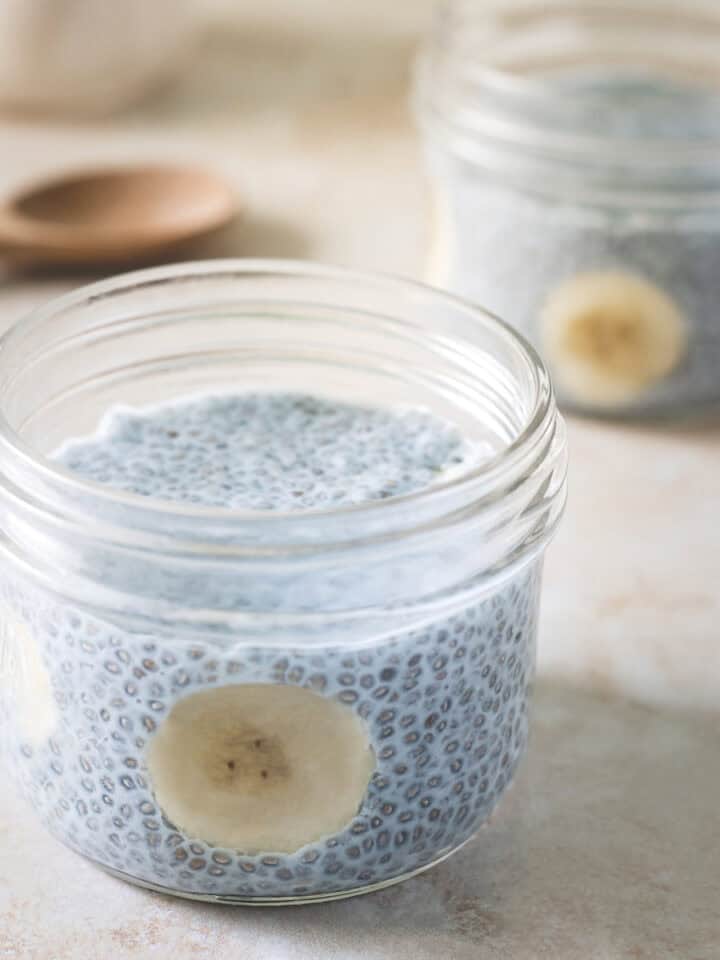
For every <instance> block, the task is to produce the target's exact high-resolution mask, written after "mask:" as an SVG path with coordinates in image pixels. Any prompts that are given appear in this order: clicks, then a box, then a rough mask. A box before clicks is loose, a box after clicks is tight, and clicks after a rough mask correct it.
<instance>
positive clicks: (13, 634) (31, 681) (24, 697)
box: [0, 606, 58, 747]
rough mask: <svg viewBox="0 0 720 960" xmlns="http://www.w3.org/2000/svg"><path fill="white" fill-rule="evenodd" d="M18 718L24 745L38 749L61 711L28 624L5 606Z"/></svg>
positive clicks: (4, 623)
mask: <svg viewBox="0 0 720 960" xmlns="http://www.w3.org/2000/svg"><path fill="white" fill-rule="evenodd" d="M0 617H2V633H3V640H4V645H5V648H6V652H5V655H4V657H0V660H2V659H5V660H6V661H7V663H8V674H9V680H10V688H11V690H12V691H13V700H14V703H15V718H16V721H17V724H18V730H19V732H20V736H21V737H22V739H23V741H24V742H25V743H28V744H30V746H33V747H37V746H39V745H40V744H41V743H44V742H45V741H46V740H47V739H48V737H50V736H51V735H52V733H53V731H54V730H55V728H56V726H57V723H58V711H57V707H56V705H55V697H54V695H53V689H52V684H51V682H50V674H49V673H48V671H47V668H46V667H45V664H44V663H43V659H42V656H41V654H40V650H39V649H38V645H37V642H36V640H35V637H34V635H33V633H32V631H31V630H30V628H29V627H28V626H27V624H26V623H25V622H24V621H22V620H20V619H19V618H18V617H17V616H15V615H14V614H13V613H12V612H11V611H10V610H9V609H8V607H6V606H3V608H2V610H1V611H0Z"/></svg>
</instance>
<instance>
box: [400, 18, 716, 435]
mask: <svg viewBox="0 0 720 960" xmlns="http://www.w3.org/2000/svg"><path fill="white" fill-rule="evenodd" d="M718 41H720V8H718V5H717V4H716V3H714V2H713V0H660V2H657V0H607V2H605V3H598V2H596V0H556V2H552V3H538V2H532V0H488V2H487V3H484V4H475V3H469V2H463V0H457V2H449V3H446V4H444V5H443V6H442V8H441V10H440V12H439V15H438V18H437V21H436V25H435V30H434V32H433V33H432V35H431V36H430V37H429V38H428V42H427V44H426V46H425V49H424V51H423V52H422V54H421V56H420V58H419V62H418V69H417V75H416V91H415V92H416V108H417V115H418V118H419V122H420V125H421V128H422V130H423V132H424V135H425V140H426V145H427V154H428V158H429V165H430V170H431V173H432V179H433V183H434V188H435V195H436V218H435V224H434V237H433V250H432V256H431V262H430V264H429V271H430V275H431V278H432V280H433V282H435V283H437V284H438V285H440V286H443V287H447V288H449V289H451V290H453V291H455V292H458V293H460V294H462V295H463V296H467V297H470V298H472V299H474V300H476V301H477V302H479V303H482V304H484V305H485V306H487V307H488V308H489V309H490V310H493V311H496V312H497V313H499V314H500V315H501V316H502V317H504V318H505V319H506V320H507V321H508V322H510V323H512V324H514V325H516V326H517V327H518V328H519V329H520V330H522V331H524V332H525V334H526V335H527V336H528V337H529V338H530V339H531V340H532V341H533V342H534V343H535V344H536V345H537V347H538V349H539V350H540V352H541V354H542V356H543V358H544V359H545V361H546V362H547V364H548V367H549V369H550V372H551V375H552V376H553V379H554V382H555V386H556V389H557V391H558V396H559V399H560V402H561V403H562V404H565V405H567V406H568V407H570V408H572V409H574V410H577V411H580V412H586V413H596V414H602V415H610V416H620V417H622V416H628V417H631V416H636V417H647V416H651V417H652V416H661V417H665V416H675V415H685V414H689V413H693V414H696V413H712V414H715V413H717V411H718V410H719V409H720V320H719V319H718V312H717V303H718V299H720V59H719V58H718V52H717V51H718Z"/></svg>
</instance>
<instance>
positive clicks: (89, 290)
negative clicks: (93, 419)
mask: <svg viewBox="0 0 720 960" xmlns="http://www.w3.org/2000/svg"><path fill="white" fill-rule="evenodd" d="M276 272H281V273H283V274H291V275H296V276H300V275H303V274H306V275H312V276H314V277H316V278H318V279H323V278H326V279H328V280H330V279H343V280H346V281H349V282H355V283H358V284H369V283H372V284H373V285H375V286H380V285H381V286H383V287H384V288H385V290H386V292H387V293H388V294H389V295H402V294H403V293H413V294H414V295H416V296H417V295H419V296H423V297H426V298H434V299H435V300H437V301H441V302H443V303H445V304H446V305H452V306H453V307H454V308H456V309H458V310H461V311H463V312H464V313H466V314H470V315H472V316H473V317H475V318H476V319H478V320H482V322H483V323H485V324H489V325H492V326H493V327H494V328H495V330H496V332H497V333H498V334H499V335H500V336H502V337H503V338H504V339H505V340H507V341H508V342H511V343H512V344H513V346H514V347H515V348H516V349H517V350H518V352H519V353H520V354H522V355H523V357H524V359H525V361H526V363H527V365H528V369H530V370H531V371H532V376H533V378H534V389H535V393H536V397H535V403H534V405H533V408H532V412H531V414H530V416H529V417H528V418H527V421H526V423H525V424H524V425H523V427H522V428H521V429H520V430H519V432H518V434H517V436H516V437H515V439H514V440H513V441H512V442H511V443H510V444H508V445H507V446H506V447H505V448H504V449H502V450H500V451H498V452H497V454H495V455H494V456H492V457H489V458H487V459H483V461H482V462H481V463H479V464H476V465H474V466H472V467H471V468H469V469H468V470H466V471H463V472H461V473H459V474H457V475H453V477H451V478H449V479H447V480H444V481H441V482H438V483H436V484H433V485H431V486H428V487H423V488H421V489H419V490H416V491H412V492H410V493H407V494H404V495H401V496H397V497H390V498H387V499H384V500H374V501H367V502H364V503H359V504H345V505H342V506H339V507H323V508H311V509H307V510H302V511H292V510H290V511H278V510H250V509H238V508H230V507H214V506H205V505H197V504H189V503H179V502H175V501H169V500H160V499H156V498H153V497H147V496H144V495H140V494H134V493H129V492H126V491H122V490H119V489H117V488H114V487H112V486H111V485H106V484H101V483H99V482H96V481H92V480H88V479H86V478H84V477H81V476H79V475H78V474H77V473H75V472H73V471H72V470H70V469H69V468H66V467H64V466H62V465H61V464H60V463H58V462H57V461H54V460H52V459H50V458H49V457H46V456H44V455H43V454H41V453H39V452H37V451H36V450H34V449H33V448H32V447H31V446H30V445H29V444H28V443H27V442H26V441H25V440H24V439H23V437H22V436H21V435H20V434H19V433H18V432H17V431H16V430H15V429H14V428H13V427H12V426H11V425H10V424H9V422H8V421H7V418H6V417H5V415H4V412H3V410H2V408H0V440H1V441H2V442H3V443H4V444H5V445H6V446H7V448H8V449H9V450H11V451H13V452H14V453H15V454H17V455H18V456H20V457H22V458H23V459H24V460H25V462H26V463H27V464H28V465H29V466H32V467H33V468H34V469H35V470H37V471H39V472H40V473H41V474H44V475H45V476H46V477H52V478H53V480H54V481H55V482H59V483H60V484H61V485H62V486H64V487H66V488H67V489H68V490H73V491H75V492H78V493H87V494H88V495H91V496H92V497H93V499H100V500H105V501H107V502H114V503H117V504H121V505H124V506H127V507H130V508H132V507H141V508H142V509H143V511H144V512H146V511H149V512H152V513H157V514H158V515H164V516H177V515H184V516H185V517H187V518H197V519H198V521H203V520H205V521H210V522H227V521H229V520H231V519H233V518H237V519H240V520H243V521H247V520H253V521H262V520H263V519H272V520H273V521H288V520H291V521H292V520H295V519H298V518H303V519H322V518H325V517H327V518H336V517H343V516H353V515H355V516H358V515H361V514H362V515H366V514H369V513H373V514H379V513H381V512H385V513H388V512H389V511H391V510H392V509H394V508H395V507H397V506H398V505H403V506H407V505H412V504H415V503H417V502H419V501H421V500H427V499H428V498H429V497H432V496H437V495H438V494H442V493H443V492H445V491H448V490H461V489H462V488H464V487H467V486H468V485H470V484H472V482H473V481H476V480H477V479H479V478H481V477H488V476H491V475H493V474H497V473H498V472H499V471H501V470H502V469H503V468H504V467H505V466H506V465H507V464H508V463H511V462H512V461H513V460H514V459H515V458H516V456H517V454H518V452H519V451H522V450H523V449H524V448H525V447H526V446H527V444H528V442H530V441H532V439H533V437H534V436H535V435H536V434H537V432H538V430H539V429H540V428H541V427H542V425H543V424H544V423H545V421H546V420H547V417H548V414H550V413H552V410H553V407H554V397H553V393H552V389H551V387H550V385H549V381H548V379H547V374H546V372H545V367H544V365H543V362H542V360H541V359H540V356H539V355H538V353H537V351H536V350H535V348H534V347H533V346H532V345H531V344H530V343H529V342H528V341H527V340H526V339H525V338H524V337H523V336H522V335H521V334H520V333H518V332H517V331H516V330H515V329H513V328H512V327H511V326H510V325H509V324H507V323H506V322H504V321H503V320H501V319H499V318H498V317H496V316H494V315H493V314H491V313H490V312H489V311H487V310H485V309H484V308H482V307H479V306H477V305H475V304H473V303H471V302H470V301H469V300H465V299H463V298H462V297H458V296H456V295H454V294H451V293H448V292H445V291H440V290H437V289H435V288H433V287H430V286H429V285H426V284H423V283H421V282H419V281H416V280H412V279H409V278H399V277H394V276H392V275H389V274H383V273H372V272H364V271H354V270H347V269H345V268H341V267H333V266H326V265H324V264H321V263H315V262H312V261H292V260H272V259H237V260H236V259H226V260H205V261H195V262H192V261H190V262H186V263H179V264H173V265H170V266H162V267H151V268H148V269H143V270H136V271H132V272H129V273H124V274H119V275H117V276H114V277H110V278H108V279H105V280H101V281H98V282H95V283H92V284H88V285H84V286H81V287H79V288H77V289H76V290H73V291H71V292H69V293H66V294H64V295H62V296H60V297H55V298H53V299H52V300H50V301H49V302H47V303H45V304H43V305H41V306H39V307H37V308H36V309H34V310H33V311H31V313H29V314H28V315H26V316H25V317H24V318H21V319H20V320H19V321H17V322H16V323H15V324H13V326H11V327H10V328H9V330H8V331H7V332H6V333H5V335H4V336H3V338H2V349H1V350H0V366H1V365H2V363H3V361H4V360H5V359H6V358H7V356H8V354H11V352H12V348H13V343H14V341H15V340H16V339H17V338H19V337H21V336H22V335H23V334H24V333H25V331H26V330H28V329H29V328H30V327H33V326H40V325H42V324H44V323H47V322H51V321H52V320H53V318H54V317H55V316H56V315H57V314H59V313H61V312H64V311H66V310H68V309H73V308H81V307H82V306H83V305H84V304H86V303H89V302H91V301H96V300H100V299H104V298H107V297H111V296H112V295H113V294H115V293H120V292H121V291H123V290H126V289H129V288H133V287H134V288H138V287H144V286H151V285H156V284H162V283H164V282H168V281H172V280H174V279H182V278H188V277H190V276H198V277H212V276H213V275H224V276H228V275H233V276H236V277H237V278H238V279H241V278H242V277H243V276H246V275H252V274H258V273H265V274H268V275H270V274H273V273H276ZM419 329H420V328H419Z"/></svg>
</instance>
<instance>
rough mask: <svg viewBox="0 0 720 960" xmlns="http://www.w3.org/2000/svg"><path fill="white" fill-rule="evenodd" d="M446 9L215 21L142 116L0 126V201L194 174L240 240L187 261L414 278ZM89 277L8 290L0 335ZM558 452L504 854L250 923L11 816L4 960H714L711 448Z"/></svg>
mask: <svg viewBox="0 0 720 960" xmlns="http://www.w3.org/2000/svg"><path fill="white" fill-rule="evenodd" d="M430 6H431V5H430V3H429V2H427V0H404V2H395V3H387V2H385V3H380V2H379V0H367V2H364V3H357V4H350V3H332V2H326V3H319V2H317V0H314V2H312V3H309V2H305V3H300V2H296V3H292V2H291V0H272V2H264V3H263V4H261V5H259V6H258V7H252V8H251V7H250V5H249V4H247V3H244V4H243V5H240V6H238V5H237V4H235V3H231V2H219V0H215V2H213V3H212V4H208V10H211V11H212V12H213V13H212V18H214V19H213V22H211V23H209V24H208V26H207V28H206V29H205V30H204V32H203V36H202V38H201V41H200V42H199V44H198V48H197V52H196V54H195V56H194V57H193V59H192V61H191V62H189V63H188V67H187V70H186V72H185V73H184V74H183V76H182V77H181V78H180V79H179V80H178V82H177V83H176V84H174V85H172V86H169V87H167V88H166V89H164V90H163V91H160V92H158V93H157V94H156V95H155V96H153V97H152V98H150V99H148V100H147V101H146V102H144V103H143V104H141V105H139V106H138V107H136V108H134V109H132V110H130V111H129V112H127V113H125V114H123V115H122V116H119V117H114V118H111V119H108V120H103V121H97V120H96V121H93V122H89V121H76V122H73V123H70V122H67V121H63V122H60V121H56V122H53V123H49V122H42V123H33V124H30V123H27V122H20V121H17V120H15V121H10V120H6V121H4V122H0V191H5V190H9V189H10V188H11V187H12V186H13V185H15V184H16V183H19V182H21V181H23V180H25V179H28V178H31V177H33V176H35V175H42V174H44V173H47V172H54V171H55V170H57V169H58V168H59V167H61V166H65V165H67V166H70V165H72V164H80V165H87V164H90V163H94V162H100V161H112V162H117V161H120V160H123V159H158V158H177V159H179V160H183V161H188V160H190V161H196V162H200V163H205V164H207V165H209V166H211V167H212V168H214V169H216V170H218V171H219V172H221V173H224V174H225V175H226V176H227V177H228V178H229V179H230V180H231V181H232V182H233V183H234V184H235V186H236V188H237V192H238V196H239V197H240V198H241V201H242V205H243V216H242V218H241V220H240V221H239V222H238V224H237V225H236V226H235V227H233V228H232V229H231V230H229V231H226V232H225V234H224V235H222V236H221V237H218V238H216V239H214V240H213V241H212V242H211V243H209V244H205V245H203V246H201V247H199V248H196V249H194V250H192V249H191V250H189V251H186V253H185V256H188V257H189V256H207V255H214V254H217V255H223V256H229V255H234V256H247V255H251V256H291V257H295V256H297V257H309V258H316V259H325V260H329V261H333V262H337V263H342V264H348V265H353V266H360V267H366V268H377V269H382V270H387V271H392V272H397V273H402V274H408V275H412V276H419V275H420V274H421V273H422V269H423V258H424V255H425V250H426V247H427V243H428V239H429V238H428V217H427V203H426V184H425V182H424V179H423V174H422V167H421V158H420V152H419V146H418V143H417V140H416V137H415V133H414V130H413V127H412V124H411V121H410V118H409V115H408V109H407V80H408V71H409V62H410V57H411V53H412V50H413V48H414V45H415V43H416V40H417V36H418V34H419V32H420V30H421V29H422V27H423V25H424V24H425V23H426V21H427V17H428V14H429V10H430ZM212 18H211V19H212ZM86 279H92V278H91V277H82V276H76V277H73V278H67V277H65V276H63V277H58V276H54V277H53V276H41V277H38V276H34V277H28V276H24V277H20V276H14V275H7V276H2V275H1V274H0V307H1V308H2V318H1V322H2V324H3V325H6V324H9V323H11V322H12V321H13V320H14V319H15V318H16V317H18V316H20V315H21V314H22V313H24V312H25V311H26V310H27V309H29V308H30V307H32V306H33V305H34V304H36V303H38V302H40V301H43V300H45V299H47V298H48V297H50V296H52V295H54V294H56V293H58V292H59V291H61V290H64V289H66V288H68V287H69V286H72V285H75V284H77V283H79V282H81V281H84V280H86ZM569 440H570V453H571V472H570V498H569V504H568V511H567V515H566V518H565V521H564V524H563V527H562V530H561V532H560V534H559V536H558V538H557V540H556V541H555V543H554V544H553V546H552V548H551V550H550V552H549V557H548V563H547V571H546V589H545V594H544V606H543V612H542V633H541V645H540V672H541V675H542V676H543V678H544V679H545V685H544V686H543V688H542V693H541V697H540V701H539V708H538V725H539V735H538V737H537V742H536V744H535V746H534V750H533V756H532V760H531V763H530V765H529V768H528V771H529V772H528V774H527V777H526V780H527V783H526V786H525V793H524V794H523V796H524V797H525V799H524V801H522V802H520V801H518V803H517V804H516V808H517V809H513V810H511V811H510V812H507V813H505V815H504V818H503V817H501V818H500V827H499V828H498V832H497V834H495V833H492V832H488V835H491V836H492V837H493V838H494V839H492V841H491V847H490V852H489V853H488V848H487V846H486V845H485V844H486V840H484V839H482V838H481V840H480V841H478V842H477V843H475V844H473V845H471V847H469V848H468V849H467V850H466V851H465V852H463V853H462V854H461V855H460V856H459V857H457V858H456V859H455V860H453V861H452V862H451V863H450V864H448V865H447V866H446V867H441V868H439V869H438V870H437V871H435V872H433V873H432V874H430V875H429V876H428V877H427V878H424V879H421V880H418V881H415V882H413V883H411V884H408V885H407V886H406V887H403V888H399V889H398V890H395V891H391V892H388V893H386V894H383V895H379V896H376V897H372V898H369V899H367V900H364V901H362V902H358V903H357V904H355V903H350V904H344V905H336V906H334V907H327V908H313V909H311V910H303V911H300V912H290V913H284V914H282V916H281V917H279V915H278V914H277V913H276V912H271V913H264V914H261V913H258V912H257V911H246V912H244V913H242V914H236V913H232V912H231V911H227V910H217V909H210V908H198V907H195V906H189V905H185V904H179V903H169V902H167V901H165V900H164V899H162V898H156V897H151V896H149V895H147V894H143V893H141V892H138V891H135V890H132V889H130V888H127V887H125V886H123V885H121V884H119V883H117V882H115V881H112V880H110V879H107V878H105V877H104V876H103V875H102V874H99V873H98V872H97V871H96V870H94V869H93V868H91V867H90V866H88V865H86V864H84V863H82V862H81V861H79V860H77V858H74V857H73V856H72V855H71V854H69V853H67V852H66V851H64V850H63V849H61V848H60V847H59V846H58V845H57V844H55V843H54V842H53V841H50V840H48V839H47V838H46V837H45V836H44V835H42V834H40V833H37V832H36V830H35V827H34V824H33V821H32V819H31V818H30V817H29V815H28V814H27V813H26V812H24V810H23V809H22V808H21V806H20V805H19V803H18V802H17V801H15V800H14V799H12V798H11V797H8V796H5V792H3V793H2V794H1V795H0V957H1V958H3V960H4V958H6V957H12V958H13V960H14V958H22V960H26V958H27V960H31V958H35V957H37V958H43V960H44V958H50V957H52V958H57V960H63V958H66V957H67V958H73V960H74V958H81V957H82V958H87V957H93V956H107V957H109V958H114V957H118V958H124V957H143V958H144V957H165V956H169V955H174V956H175V957H176V958H177V960H184V958H185V957H190V956H199V957H202V956H208V957H209V956H218V955H221V953H223V952H224V953H225V954H226V955H229V956H233V957H234V956H238V957H240V956H242V957H243V958H244V960H254V958H256V957H257V958H261V957H262V958H263V960H274V958H275V957H277V958H283V960H284V958H287V960H294V958H303V960H304V958H305V957H308V958H309V957H319V958H325V957H328V958H329V957H333V958H335V957H343V958H348V960H349V958H351V957H355V956H358V957H360V956H362V957H363V958H375V957H377V958H381V957H382V958H385V957H393V958H395V957H397V958H401V957H405V956H407V957H413V958H414V960H424V958H426V957H427V958H430V957H436V956H437V955H438V954H439V953H444V955H445V956H448V957H451V958H453V960H455V958H457V960H465V958H466V957H467V958H470V957H473V958H475V957H480V958H484V957H488V958H491V957H511V956H512V957H513V958H522V960H524V958H528V960H529V958H535V957H538V958H540V957H542V958H544V957H548V958H549V957H552V958H553V960H575V958H578V960H595V958H603V960H605V958H607V960H610V958H616V957H623V958H624V957H628V958H634V960H645V958H647V960H661V958H666V957H677V958H679V960H712V958H716V957H720V946H718V944H720V920H718V913H719V911H718V903H720V886H719V885H718V874H719V873H720V870H719V869H718V866H717V865H718V863H720V819H719V818H720V813H719V812H718V810H719V809H720V804H718V798H719V797H720V746H719V745H718V744H719V743H720V741H719V740H718V738H717V734H718V732H720V730H719V729H718V726H717V720H714V719H712V718H710V717H708V718H706V719H704V720H702V719H701V718H699V717H698V718H692V717H689V716H686V714H688V712H689V711H691V710H692V711H698V712H701V713H709V712H710V711H713V710H718V708H719V707H720V585H719V582H718V581H719V580H720V574H719V571H720V522H718V517H720V430H719V429H718V428H711V427H706V428H702V429H701V428H697V427H696V428H692V429H681V428H673V429H663V430H661V429H656V428H647V427H626V428H620V427H611V426H608V425H602V424H598V423H590V422H582V421H572V422H571V423H570V425H569ZM548 680H551V681H552V682H553V683H556V682H557V681H558V680H561V681H567V680H571V681H572V682H573V684H574V685H575V686H576V687H580V688H584V689H585V690H586V691H589V692H590V694H591V695H586V694H584V693H571V692H565V691H563V690H562V689H561V688H559V687H557V686H547V681H548ZM609 695H613V696H621V697H625V698H627V699H630V700H632V701H635V702H636V703H638V704H640V705H641V706H630V705H624V704H623V703H622V702H621V701H616V702H613V704H612V705H611V706H607V705H604V704H603V701H602V700H600V699H598V696H599V697H607V696H609ZM643 704H644V705H650V706H651V707H652V709H651V710H647V709H646V708H645V707H643V706H642V705H643ZM660 708H662V710H665V711H669V712H667V713H666V715H663V713H662V712H660ZM528 784H529V786H528ZM518 792H519V793H522V791H518ZM528 798H529V799H528ZM518 809H519V811H520V812H519V813H518ZM498 838H499V839H498ZM492 844H499V846H492ZM713 856H714V857H715V859H714V865H713V862H712V858H713ZM488 858H489V859H490V860H491V861H492V862H493V870H492V871H489V870H488V868H487V866H486V864H487V862H488Z"/></svg>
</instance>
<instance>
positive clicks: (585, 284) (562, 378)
mask: <svg viewBox="0 0 720 960" xmlns="http://www.w3.org/2000/svg"><path fill="white" fill-rule="evenodd" d="M541 336H542V341H543V348H544V351H545V355H546V358H547V360H548V363H549V364H550V366H551V368H552V370H553V374H554V376H555V378H556V380H557V382H558V384H559V386H561V387H562V388H564V390H565V391H566V393H567V394H568V395H570V396H571V397H573V398H574V399H577V400H578V401H581V402H585V403H591V404H595V405H614V404H620V403H623V402H626V401H628V400H630V399H632V398H633V397H634V396H635V395H637V394H638V393H641V392H642V391H643V390H644V389H645V388H647V387H648V386H650V385H651V384H653V383H655V382H656V381H658V380H661V379H662V378H663V377H666V376H667V375H668V374H669V373H670V372H671V371H672V370H673V369H674V368H675V367H676V366H677V365H678V363H679V362H680V360H681V359H682V357H683V354H684V352H685V347H686V343H687V324H686V321H685V318H684V316H683V314H682V311H681V310H680V308H679V307H678V306H677V305H676V304H675V303H674V302H673V301H672V300H671V299H670V297H669V296H668V295H667V294H666V293H665V292H664V291H662V290H661V289H660V288H659V287H656V286H654V285H653V284H651V283H649V282H648V281H647V280H644V279H643V278H642V277H639V276H634V275H633V274H629V273H619V272H618V273H585V274H578V275H577V276H576V277H573V278H572V279H571V280H569V281H567V282H565V283H563V284H562V285H561V286H560V287H558V288H557V289H556V290H555V291H554V293H553V294H552V295H551V296H550V298H549V299H548V301H547V302H546V305H545V307H544V309H543V311H542V314H541Z"/></svg>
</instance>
